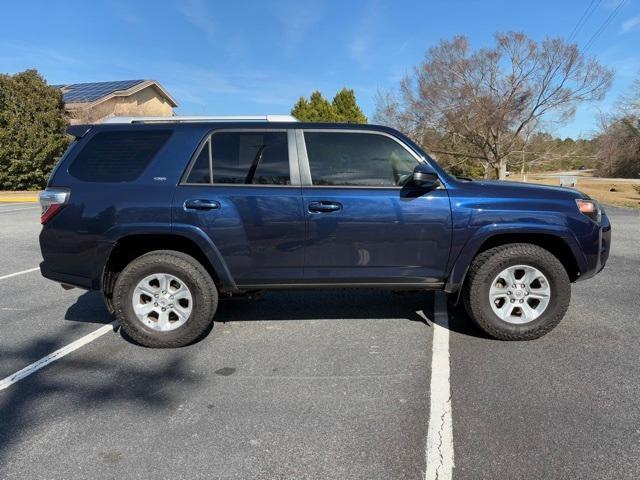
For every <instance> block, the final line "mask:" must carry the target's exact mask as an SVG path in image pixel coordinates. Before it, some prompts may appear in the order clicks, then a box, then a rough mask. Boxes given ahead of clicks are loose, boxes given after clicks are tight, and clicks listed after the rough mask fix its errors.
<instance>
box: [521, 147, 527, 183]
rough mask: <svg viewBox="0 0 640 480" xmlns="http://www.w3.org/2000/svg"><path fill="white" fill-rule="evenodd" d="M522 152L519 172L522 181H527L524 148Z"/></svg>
mask: <svg viewBox="0 0 640 480" xmlns="http://www.w3.org/2000/svg"><path fill="white" fill-rule="evenodd" d="M520 153H521V154H522V166H521V167H520V168H521V170H520V173H521V174H522V181H523V182H526V181H527V175H526V174H525V168H524V149H522V151H521V152H520Z"/></svg>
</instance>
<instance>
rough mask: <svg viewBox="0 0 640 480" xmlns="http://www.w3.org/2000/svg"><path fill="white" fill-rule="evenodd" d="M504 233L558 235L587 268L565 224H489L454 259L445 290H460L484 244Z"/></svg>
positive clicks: (582, 253)
mask: <svg viewBox="0 0 640 480" xmlns="http://www.w3.org/2000/svg"><path fill="white" fill-rule="evenodd" d="M504 234H525V235H527V234H529V235H535V234H544V235H551V236H554V237H557V238H558V241H563V242H564V243H566V245H567V246H568V247H569V249H570V250H571V253H572V254H573V257H574V259H575V261H576V264H577V265H578V268H579V270H580V271H583V270H585V269H586V268H587V259H586V257H585V255H584V252H583V251H582V249H581V248H580V245H579V243H578V240H577V239H576V237H575V235H574V233H573V232H572V231H571V230H570V229H569V228H567V227H565V226H563V225H551V224H540V225H531V224H526V223H519V222H514V223H505V224H488V225H484V226H482V227H479V228H478V229H477V230H476V231H475V232H474V233H473V234H472V235H471V237H469V239H468V240H467V242H466V243H465V245H464V246H463V247H462V249H461V250H460V253H459V254H458V256H457V258H456V259H455V260H454V262H453V266H452V267H451V269H450V271H449V275H448V277H447V283H446V285H445V288H444V289H445V291H446V292H448V293H453V292H456V291H458V290H459V289H460V287H461V286H462V284H463V283H464V279H465V277H466V275H467V270H468V269H469V266H470V265H471V262H472V261H473V259H474V257H475V256H476V255H477V253H478V251H479V250H480V248H481V247H482V245H483V244H484V243H485V242H487V241H488V240H490V239H491V238H493V237H496V236H498V235H504Z"/></svg>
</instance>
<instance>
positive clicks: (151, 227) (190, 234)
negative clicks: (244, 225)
mask: <svg viewBox="0 0 640 480" xmlns="http://www.w3.org/2000/svg"><path fill="white" fill-rule="evenodd" d="M168 233H169V234H172V235H176V236H180V237H184V238H187V239H188V240H191V241H192V242H193V243H194V244H195V245H196V246H197V247H198V248H199V249H200V251H201V252H202V253H203V254H204V256H205V257H206V258H207V260H208V261H209V263H210V264H211V267H212V268H213V270H214V272H215V274H216V275H217V277H218V280H219V282H220V286H221V288H222V290H223V291H225V292H237V291H238V287H237V286H236V283H235V281H234V280H233V277H232V276H231V273H230V271H229V268H228V267H227V264H226V263H225V261H224V259H223V258H222V255H221V254H220V251H219V250H218V248H217V247H216V246H215V244H214V243H213V241H211V239H210V238H209V236H208V235H206V234H205V233H204V232H203V231H202V230H201V229H200V228H198V227H194V226H193V225H185V224H173V225H171V224H169V223H166V224H163V223H137V224H126V225H124V226H122V227H120V226H118V227H115V228H113V229H111V230H109V231H108V232H107V233H106V235H105V237H106V238H107V242H105V243H106V245H105V246H104V248H108V249H109V252H110V250H111V249H112V248H113V247H114V246H115V245H116V243H117V242H118V240H119V239H121V238H124V237H128V236H133V235H167V234H168ZM107 245H108V247H107ZM109 252H106V253H107V256H108V253H109Z"/></svg>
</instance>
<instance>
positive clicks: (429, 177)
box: [412, 163, 440, 190]
mask: <svg viewBox="0 0 640 480" xmlns="http://www.w3.org/2000/svg"><path fill="white" fill-rule="evenodd" d="M412 183H413V184H414V185H415V186H416V187H419V188H425V189H429V190H430V189H434V188H437V187H439V186H440V180H439V179H438V175H436V173H435V172H434V171H433V170H431V168H429V166H428V165H425V164H424V163H420V164H418V165H416V168H414V169H413V178H412Z"/></svg>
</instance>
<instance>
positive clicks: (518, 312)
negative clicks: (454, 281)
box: [462, 243, 571, 340]
mask: <svg viewBox="0 0 640 480" xmlns="http://www.w3.org/2000/svg"><path fill="white" fill-rule="evenodd" d="M462 295H463V300H464V304H465V307H466V309H467V312H468V313H469V315H470V316H471V318H473V320H475V322H476V323H477V324H478V325H479V326H480V328H482V330H484V331H485V332H486V333H488V334H489V335H491V336H492V337H494V338H497V339H500V340H531V339H534V338H539V337H541V336H543V335H545V334H546V333H548V332H549V331H551V330H552V329H553V328H554V327H555V326H556V325H557V324H558V323H559V322H560V320H562V318H563V317H564V315H565V313H566V311H567V308H568V307H569V301H570V299H571V285H570V282H569V276H568V275H567V272H566V270H565V268H564V266H563V265H562V263H560V261H559V260H558V259H557V258H556V257H555V256H554V255H553V254H552V253H550V252H549V251H548V250H545V249H544V248H542V247H539V246H537V245H532V244H527V243H513V244H508V245H501V246H498V247H495V248H492V249H489V250H487V251H485V252H482V253H481V254H480V255H478V256H477V257H476V258H475V259H474V260H473V263H472V264H471V267H470V269H469V275H468V278H467V281H466V282H465V286H464V290H463V293H462Z"/></svg>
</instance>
